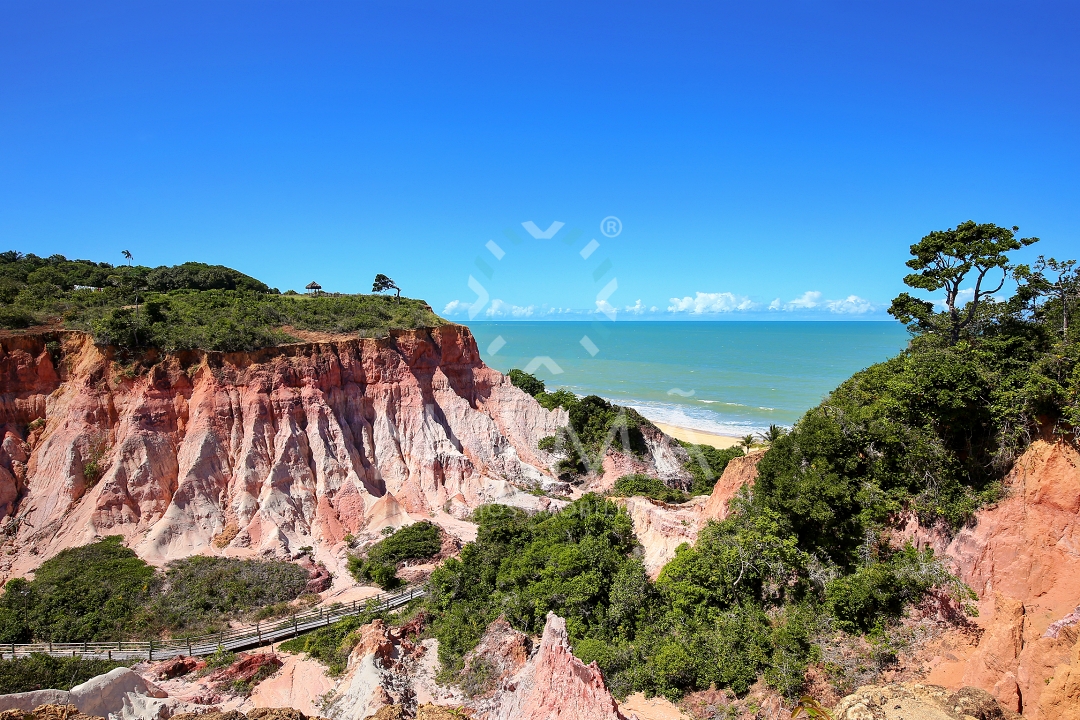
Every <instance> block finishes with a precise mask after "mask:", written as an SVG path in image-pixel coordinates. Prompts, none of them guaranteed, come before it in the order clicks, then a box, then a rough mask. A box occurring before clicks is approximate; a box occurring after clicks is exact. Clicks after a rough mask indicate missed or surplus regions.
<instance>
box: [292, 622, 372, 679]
mask: <svg viewBox="0 0 1080 720" xmlns="http://www.w3.org/2000/svg"><path fill="white" fill-rule="evenodd" d="M372 619H373V618H372V617H371V616H368V615H365V616H364V617H363V618H361V617H360V616H358V615H350V616H349V617H347V618H345V619H343V620H338V621H337V622H336V623H333V624H332V625H327V626H326V627H321V628H319V629H318V630H313V631H312V632H309V633H305V634H303V635H301V636H300V637H296V638H293V639H292V640H286V641H285V642H283V643H281V645H280V646H279V649H281V650H284V651H285V652H291V653H306V654H307V655H308V656H309V657H311V658H312V659H314V660H318V661H319V662H321V663H322V664H323V665H325V666H326V667H327V669H328V671H329V673H330V675H340V674H341V673H343V672H345V666H346V664H347V663H348V662H349V653H350V652H352V649H353V648H354V647H355V646H356V641H355V640H356V637H355V635H354V633H355V632H356V631H357V630H359V629H360V628H361V627H362V626H363V625H364V624H365V623H368V622H371V620H372Z"/></svg>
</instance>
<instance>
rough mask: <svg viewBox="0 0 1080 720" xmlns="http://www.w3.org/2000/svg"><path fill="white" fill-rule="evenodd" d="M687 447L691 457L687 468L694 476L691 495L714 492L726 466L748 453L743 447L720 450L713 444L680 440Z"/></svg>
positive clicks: (687, 462)
mask: <svg viewBox="0 0 1080 720" xmlns="http://www.w3.org/2000/svg"><path fill="white" fill-rule="evenodd" d="M679 444H680V445H682V446H683V447H684V448H686V452H687V454H688V455H689V456H690V459H689V460H687V461H686V469H687V470H688V471H689V472H690V475H691V476H693V478H694V479H693V482H692V484H691V485H690V494H691V495H708V494H710V493H712V491H713V487H714V486H715V485H716V481H717V479H718V478H719V477H720V476H721V475H723V474H724V468H726V467H727V465H728V463H729V462H731V460H732V459H733V458H737V457H741V456H742V455H745V454H746V453H744V452H743V449H742V448H741V447H738V446H735V447H729V448H724V449H723V450H720V449H719V448H714V447H712V446H711V445H695V444H693V443H688V442H682V441H679Z"/></svg>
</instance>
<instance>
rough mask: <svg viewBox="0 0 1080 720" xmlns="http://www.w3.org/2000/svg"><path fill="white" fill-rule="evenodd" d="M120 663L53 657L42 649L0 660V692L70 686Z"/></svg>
mask: <svg viewBox="0 0 1080 720" xmlns="http://www.w3.org/2000/svg"><path fill="white" fill-rule="evenodd" d="M118 667H124V665H123V663H118V662H112V661H110V660H84V659H82V658H56V657H52V656H51V655H46V654H44V653H33V654H32V655H30V656H29V657H21V658H17V659H15V660H0V695H7V694H8V693H19V692H30V691H32V690H45V689H47V688H52V689H56V690H70V689H71V688H73V687H75V686H76V685H79V684H81V683H84V682H86V681H87V680H89V679H90V678H92V677H96V676H98V675H103V674H104V673H107V672H109V671H110V670H114V669H116V668H118Z"/></svg>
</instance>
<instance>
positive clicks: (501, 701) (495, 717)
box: [479, 613, 626, 720]
mask: <svg viewBox="0 0 1080 720" xmlns="http://www.w3.org/2000/svg"><path fill="white" fill-rule="evenodd" d="M496 698H497V701H496V703H495V704H494V706H493V707H490V709H487V710H486V711H484V712H481V713H480V714H479V717H481V718H484V719H485V720H560V719H564V720H570V718H574V719H575V720H626V717H625V716H624V715H623V714H622V713H621V712H619V706H618V703H616V702H615V699H614V698H613V697H612V696H611V693H610V692H609V691H608V689H607V686H606V685H605V683H604V675H603V673H601V672H600V668H598V667H597V666H596V663H590V664H588V665H586V664H585V663H583V662H581V660H578V659H577V658H576V657H574V654H573V652H572V651H571V649H570V641H569V637H568V635H567V632H566V621H565V620H563V619H562V618H560V617H558V616H557V615H555V614H553V613H548V616H547V623H546V624H545V626H544V635H543V638H542V639H541V641H540V648H539V650H537V652H536V655H535V656H534V658H533V659H532V660H531V661H530V662H529V663H528V664H527V665H525V666H524V667H522V669H521V670H519V671H518V672H517V673H516V674H515V675H514V676H513V677H511V678H510V679H509V680H505V681H503V687H502V693H501V694H500V695H497V696H496Z"/></svg>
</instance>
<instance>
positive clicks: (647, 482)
mask: <svg viewBox="0 0 1080 720" xmlns="http://www.w3.org/2000/svg"><path fill="white" fill-rule="evenodd" d="M610 494H611V495H613V496H616V497H631V496H633V495H643V496H645V497H647V498H652V499H653V500H659V501H660V502H666V503H682V502H686V500H687V495H686V493H684V492H681V491H679V490H676V489H674V488H670V487H668V486H667V485H665V484H664V481H663V480H660V479H659V478H654V477H650V476H649V475H623V476H622V477H621V478H619V479H618V480H616V481H615V486H614V487H613V488H612V490H611V493H610Z"/></svg>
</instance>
